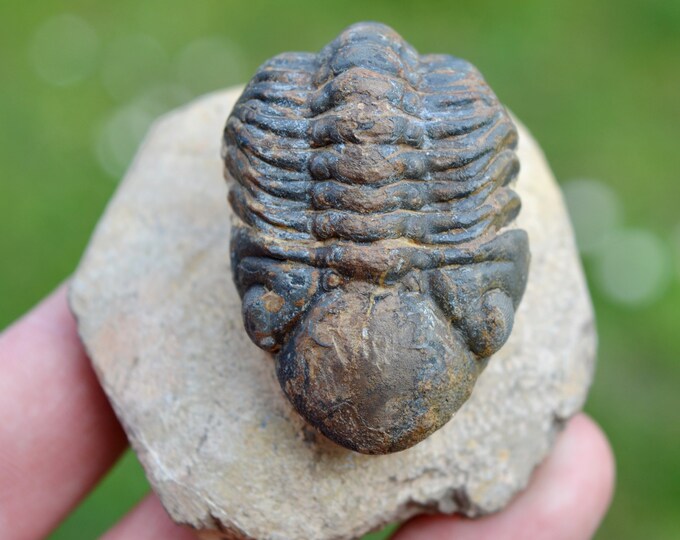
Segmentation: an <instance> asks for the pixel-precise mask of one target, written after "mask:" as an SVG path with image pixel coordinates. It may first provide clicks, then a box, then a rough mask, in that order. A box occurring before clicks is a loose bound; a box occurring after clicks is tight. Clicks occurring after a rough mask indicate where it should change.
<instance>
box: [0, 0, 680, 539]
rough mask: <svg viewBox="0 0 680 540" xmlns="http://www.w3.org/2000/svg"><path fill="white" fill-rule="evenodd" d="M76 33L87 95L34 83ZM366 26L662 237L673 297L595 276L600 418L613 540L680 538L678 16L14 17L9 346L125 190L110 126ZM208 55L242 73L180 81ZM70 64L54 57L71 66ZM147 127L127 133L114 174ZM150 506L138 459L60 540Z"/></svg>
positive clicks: (261, 13)
mask: <svg viewBox="0 0 680 540" xmlns="http://www.w3.org/2000/svg"><path fill="white" fill-rule="evenodd" d="M64 13H68V14H73V15H76V16H77V17H80V18H81V19H82V20H83V21H85V22H86V23H87V24H89V25H90V27H91V29H92V30H93V31H94V34H95V35H96V43H97V46H96V47H94V48H93V50H92V54H91V55H90V57H89V58H90V60H91V65H90V64H88V65H89V66H90V67H89V69H87V70H86V72H85V73H84V74H83V78H82V80H80V81H78V82H75V83H73V84H68V85H54V84H50V83H49V82H48V81H46V80H45V79H44V78H42V77H41V76H40V74H39V72H38V71H36V60H35V50H34V49H35V47H36V39H38V38H36V35H37V34H36V32H37V31H38V30H39V29H40V28H41V27H43V25H44V24H45V23H46V22H47V21H50V20H51V19H52V18H53V17H56V16H60V15H62V14H64ZM366 19H372V20H380V21H383V22H386V23H388V24H390V25H392V26H393V27H394V28H395V29H397V30H398V31H399V32H400V33H401V34H402V35H404V36H405V37H406V38H407V39H408V40H409V41H410V42H411V43H413V44H414V45H415V46H416V48H418V49H419V50H420V51H421V52H448V53H451V54H455V55H457V56H461V57H463V58H466V59H468V60H470V61H472V62H473V63H474V64H476V65H477V66H478V67H479V68H480V70H481V71H482V72H483V73H484V75H485V77H486V78H487V80H488V81H489V83H490V84H491V86H492V87H493V88H494V90H495V91H496V93H497V94H498V95H499V97H500V98H501V99H502V100H503V101H504V102H505V103H506V104H507V105H508V106H509V107H510V108H511V109H512V110H513V111H514V112H515V114H517V115H518V117H520V118H521V119H522V120H523V121H524V122H525V123H526V124H527V125H528V126H529V128H530V129H531V130H532V131H533V133H534V135H535V136H536V138H537V139H538V140H539V141H540V142H541V144H542V146H543V148H544V150H545V152H546V154H547V156H548V159H549V161H550V163H551V165H552V167H553V169H554V171H555V173H556V175H557V177H558V179H560V180H561V181H564V180H569V179H571V178H580V177H587V178H595V179H597V180H599V181H601V182H603V183H604V184H606V185H607V186H609V187H610V188H611V190H613V192H614V193H616V194H617V196H618V197H619V199H620V202H621V205H622V209H623V217H622V220H623V226H625V227H633V228H642V229H644V230H646V231H648V232H650V233H651V234H653V235H655V237H657V238H658V239H659V242H660V244H661V245H662V246H663V249H664V250H666V251H664V253H665V256H667V258H668V261H672V264H670V263H669V267H668V272H669V275H668V279H666V281H665V282H664V285H663V288H662V290H660V291H659V292H658V294H656V295H654V296H653V297H650V298H649V299H648V300H647V301H646V302H642V303H638V304H634V305H626V304H621V303H618V302H617V301H615V299H612V298H611V297H610V296H608V295H607V294H605V291H604V290H603V288H602V287H601V286H599V285H598V281H597V279H595V276H596V274H597V271H598V270H597V262H596V260H595V259H592V258H586V259H585V261H584V264H585V267H586V272H587V275H588V278H589V281H590V283H591V289H592V294H593V299H594V303H595V307H596V311H597V316H598V327H599V333H600V339H601V345H600V359H599V367H598V373H597V380H596V382H595V384H594V386H593V389H592V393H591V395H590V399H589V402H588V405H587V410H588V411H589V412H590V413H591V414H592V415H593V416H594V417H595V418H596V419H597V420H598V421H599V422H600V423H601V425H602V426H603V428H604V429H605V431H606V432H607V433H608V435H609V437H610V439H611V441H612V444H613V447H614V451H615V453H616V457H617V462H618V486H617V490H616V496H615V499H614V503H613V506H612V508H611V511H610V512H609V514H608V516H607V518H606V520H605V522H604V524H603V526H602V528H601V530H600V531H599V533H598V538H607V539H624V540H625V539H639V538H653V539H676V538H680V510H679V508H680V465H679V460H680V422H678V415H679V413H680V390H679V383H680V363H679V362H678V358H679V357H680V272H679V271H678V258H680V257H679V255H680V212H679V206H680V172H679V171H680V166H679V165H680V159H679V155H680V150H679V149H678V144H679V143H680V3H679V2H674V1H664V0H640V1H626V0H601V1H593V0H568V1H549V2H548V1H545V0H534V1H522V2H508V1H489V2H479V1H467V0H461V1H457V2H444V1H431V2H425V1H420V2H415V1H414V2H406V1H394V0H393V1H387V0H384V1H371V2H369V1H367V0H363V1H360V0H357V1H355V0H352V1H344V2H319V1H294V0H290V1H287V2H262V1H258V0H250V1H248V2H231V1H217V0H142V1H138V0H118V1H116V2H97V1H84V0H80V1H78V0H72V1H69V2H65V1H58V0H54V1H50V2H9V1H5V2H2V3H0V28H1V31H0V83H1V84H0V121H1V123H0V257H1V264H0V328H2V327H4V326H6V325H7V324H9V323H10V322H11V321H12V320H14V319H15V318H16V317H18V316H19V315H20V314H21V313H23V312H24V311H25V310H27V309H29V308H30V307H31V306H32V305H33V304H34V303H35V302H37V301H38V300H39V299H40V298H41V297H43V296H44V295H45V294H47V293H48V292H49V291H50V290H51V289H52V288H53V287H54V286H55V285H56V284H57V283H58V282H59V281H61V280H62V279H64V278H65V277H66V276H68V275H69V274H70V273H71V272H72V271H73V270H74V268H75V266H76V264H77V262H78V259H79V257H80V255H81V253H82V251H83V249H84V247H85V245H86V243H87V240H88V237H89V235H90V233H91V231H92V229H93V227H94V225H95V223H96V222H97V219H98V217H99V216H100V214H101V212H102V210H103V208H104V206H105V204H106V201H107V200H108V198H109V197H110V196H111V194H112V193H113V191H114V190H115V188H116V184H117V181H118V175H117V172H116V168H115V166H111V164H110V163H109V164H108V166H106V167H103V166H102V164H101V163H100V159H99V158H98V156H100V157H101V155H102V149H101V148H100V147H99V146H98V144H99V143H98V142H97V141H100V143H101V133H102V129H105V128H106V126H107V125H108V126H109V127H110V125H111V122H112V120H110V119H111V115H115V114H117V112H118V113H119V112H120V111H122V110H127V109H126V107H128V108H129V107H131V106H134V107H137V108H140V107H141V108H142V109H143V110H144V111H145V114H147V116H148V117H149V118H150V117H151V116H152V115H153V114H156V113H158V112H161V111H162V110H163V109H166V108H168V107H171V106H174V105H177V104H178V103H179V102H180V101H182V100H184V99H187V98H189V97H191V96H193V95H198V94H200V93H202V92H205V91H209V90H213V89H216V88H219V87H226V86H229V85H232V84H236V83H241V82H244V81H246V80H247V79H248V78H249V77H250V76H251V74H252V73H253V71H254V70H255V69H256V67H257V66H258V65H259V64H260V63H261V62H262V61H264V60H265V59H266V58H268V57H270V56H272V55H274V54H276V53H278V52H280V51H284V50H312V51H315V50H318V49H319V48H320V47H322V46H323V45H324V44H325V43H326V42H327V41H329V40H330V39H331V38H332V37H334V36H335V35H336V34H337V33H338V32H339V31H340V30H341V29H342V28H343V27H345V26H346V25H348V24H350V23H352V22H356V21H359V20H366ZM130 35H132V36H140V35H141V36H144V38H143V39H146V40H148V39H151V40H153V42H154V47H155V49H154V50H155V51H156V52H157V53H158V54H156V57H153V55H152V56H151V59H152V60H153V59H154V58H158V59H159V60H158V62H154V63H153V65H151V66H149V65H147V66H144V65H142V67H141V68H140V67H139V65H140V62H141V61H140V60H139V58H138V57H136V56H137V55H135V54H132V55H131V56H130V59H129V62H130V65H129V70H128V66H127V65H126V64H125V63H123V64H122V66H123V71H122V75H121V74H120V73H119V74H118V79H115V80H116V81H117V82H115V84H113V86H112V83H111V82H110V81H109V82H108V83H107V79H106V77H107V73H108V76H111V73H110V70H109V72H107V69H108V68H107V67H106V66H107V65H108V64H107V62H110V55H111V54H112V53H111V52H110V51H111V47H114V46H115V43H117V41H119V40H120V39H124V38H125V37H126V36H130ZM206 36H213V37H218V38H222V39H226V40H227V43H228V47H227V49H229V50H230V51H232V52H231V53H230V54H231V55H228V56H227V57H225V58H217V59H213V60H214V61H211V62H208V61H206V63H205V64H204V63H202V62H198V63H193V64H192V63H191V62H189V64H188V67H187V62H188V61H187V60H186V54H185V62H184V68H183V69H184V71H182V70H181V69H180V70H179V72H178V68H177V65H178V62H179V61H180V60H178V59H180V58H181V57H182V54H183V51H184V52H186V47H187V45H188V44H190V43H193V42H195V40H197V39H201V38H204V37H206ZM62 45H63V44H60V43H54V44H53V46H54V48H55V51H56V52H55V54H58V53H59V47H60V46H62ZM195 50H197V49H194V52H195ZM32 51H33V52H32ZM159 51H160V52H159ZM43 54H44V51H43ZM119 56H120V55H119ZM142 56H143V55H142ZM107 58H108V60H107ZM48 60H49V57H48V58H47V61H48ZM118 60H120V58H119V59H118ZM142 60H143V58H142ZM43 61H45V60H44V59H43ZM180 63H181V62H180ZM119 64H120V62H119ZM213 66H214V67H213ZM118 67H119V68H120V65H119V66H118ZM192 69H193V70H194V71H192ZM119 71H120V70H119ZM192 73H195V74H196V76H195V77H194V76H192ZM158 85H162V86H160V90H159V91H158V92H156V93H154V91H151V92H150V91H149V88H151V89H153V88H155V87H157V86H158ZM168 85H171V86H168ZM112 88H113V90H112ZM140 96H142V97H143V103H141V104H140V99H141V98H140ZM142 116H143V115H142ZM107 119H109V120H107ZM107 122H108V124H107ZM145 125H146V124H145V121H144V120H143V119H142V120H139V122H138V124H137V125H136V126H134V129H132V128H130V133H129V136H127V137H126V138H125V140H124V141H123V142H124V143H126V144H127V146H126V145H125V144H123V149H122V150H121V149H120V148H119V149H118V150H117V152H118V153H117V154H116V159H117V160H118V162H120V160H121V159H122V158H121V156H122V157H123V158H124V157H125V155H126V154H125V152H126V151H127V152H128V153H129V152H130V150H131V148H133V147H134V145H135V144H136V143H137V141H138V138H139V136H140V133H142V132H143V128H144V127H145ZM102 126H104V128H103V127H102ZM123 131H124V130H123ZM119 142H120V141H119ZM119 146H120V144H119ZM98 148H99V150H98ZM126 148H127V150H126ZM109 150H110V149H109ZM103 152H104V154H105V153H106V151H105V150H104V151H103ZM109 153H110V152H109ZM109 161H110V160H109ZM105 163H106V162H105ZM630 255H631V256H632V257H634V256H635V254H634V253H633V254H630ZM600 282H601V280H600ZM147 489H148V486H147V484H146V481H145V479H144V477H143V474H142V472H141V469H140V467H139V465H138V464H137V463H136V461H135V459H134V457H133V456H132V455H130V454H128V455H126V457H125V458H124V459H123V460H122V461H121V462H120V463H119V464H118V465H117V466H116V468H115V469H114V470H113V472H112V473H111V474H110V475H109V476H108V477H107V478H106V479H105V481H104V482H103V483H102V484H101V485H100V487H99V488H97V490H96V491H95V492H94V493H93V494H92V496H90V497H89V498H88V499H87V500H86V501H85V502H84V503H83V505H82V506H81V507H80V508H79V509H78V510H77V511H76V512H75V513H74V514H73V516H72V517H70V518H69V519H68V520H67V521H66V522H65V523H64V524H63V525H62V526H61V527H60V529H59V530H57V531H56V532H55V533H54V534H53V535H52V537H51V538H52V539H53V540H62V539H88V538H95V537H97V536H98V535H99V534H101V532H103V531H104V530H106V528H107V527H109V526H110V525H111V524H112V523H114V522H115V521H116V520H117V519H118V518H120V516H122V515H123V513H124V512H125V511H126V510H127V509H129V508H130V507H131V506H132V505H133V504H134V503H135V502H136V501H138V500H139V499H140V498H141V497H142V496H143V494H144V493H145V492H146V490H147ZM565 519H570V517H569V516H565Z"/></svg>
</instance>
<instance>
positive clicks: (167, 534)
mask: <svg viewBox="0 0 680 540" xmlns="http://www.w3.org/2000/svg"><path fill="white" fill-rule="evenodd" d="M130 538H134V539H135V540H147V539H148V540H157V539H158V538H163V540H196V538H197V537H196V535H195V534H194V533H193V532H192V530H191V529H189V528H187V527H182V526H180V525H177V524H176V523H173V522H172V520H171V519H170V517H169V516H168V514H167V513H166V512H165V510H163V507H162V506H161V503H160V502H159V500H158V498H157V497H156V496H155V495H154V494H153V493H151V494H150V495H147V497H146V498H145V499H144V500H143V501H142V502H141V503H139V504H138V505H137V506H136V507H135V508H134V509H133V510H132V511H131V512H130V513H129V514H128V515H127V516H125V517H124V518H123V519H122V520H121V521H120V522H119V523H117V524H116V526H115V527H113V528H112V529H111V530H110V531H109V532H107V533H106V534H105V535H104V536H103V537H102V539H101V540H129V539H130Z"/></svg>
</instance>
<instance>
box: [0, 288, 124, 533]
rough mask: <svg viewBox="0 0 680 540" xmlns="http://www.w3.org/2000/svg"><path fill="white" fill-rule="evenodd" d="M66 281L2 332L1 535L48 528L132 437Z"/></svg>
mask: <svg viewBox="0 0 680 540" xmlns="http://www.w3.org/2000/svg"><path fill="white" fill-rule="evenodd" d="M65 289H66V287H65V286H62V287H60V288H59V289H58V290H57V291H56V292H55V293H53V294H52V295H51V296H50V297H49V298H47V299H46V300H44V301H43V302H42V303H41V304H40V305H39V306H37V307H36V308H35V309H34V310H33V311H31V312H30V313H29V314H28V315H26V316H25V317H24V318H23V319H21V320H20V321H18V322H17V323H15V324H14V325H13V326H11V327H10V328H8V329H7V330H6V331H5V332H4V333H2V334H1V335H0V419H2V420H1V421H0V538H17V539H30V538H39V537H43V536H45V535H46V534H47V533H48V532H49V531H50V530H51V529H52V528H53V527H54V526H55V525H56V524H57V523H59V521H60V520H61V519H62V518H63V517H64V516H65V515H66V514H67V513H68V512H69V510H70V509H72V508H73V507H74V506H75V505H76V504H77V503H78V501H79V500H80V499H81V498H82V497H83V496H84V495H85V494H86V493H87V492H88V491H89V490H90V488H91V487H92V486H93V485H94V484H95V483H96V481H97V480H98V479H99V478H100V477H101V475H102V474H103V473H104V472H105V471H106V470H107V469H108V468H109V467H110V466H111V464H112V463H113V462H114V461H115V459H116V458H117V457H118V456H119V454H120V453H121V452H122V450H123V449H124V447H125V444H126V442H125V436H124V434H123V432H122V430H121V429H120V426H119V425H118V422H117V421H116V418H115V415H114V414H113V412H112V410H111V408H110V407H109V405H108V403H107V401H106V398H105V397H104V394H103V393H102V391H101V389H100V387H99V384H98V383H97V380H96V377H95V375H94V373H93V371H92V369H91V367H90V364H89V362H88V359H87V357H86V355H85V353H84V352H83V349H82V347H81V345H80V341H79V340H78V337H77V335H76V326H75V321H74V319H73V317H72V315H71V313H70V312H69V310H68V307H67V305H66V290H65Z"/></svg>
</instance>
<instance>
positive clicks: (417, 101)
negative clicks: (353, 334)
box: [224, 25, 519, 245]
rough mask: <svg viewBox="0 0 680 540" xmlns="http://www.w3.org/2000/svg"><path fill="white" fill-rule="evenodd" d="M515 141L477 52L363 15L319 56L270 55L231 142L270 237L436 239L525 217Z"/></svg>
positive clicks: (239, 174) (239, 205)
mask: <svg viewBox="0 0 680 540" xmlns="http://www.w3.org/2000/svg"><path fill="white" fill-rule="evenodd" d="M516 142H517V134H516V131H515V129H514V126H513V124H512V122H511V121H510V119H509V118H508V116H507V113H506V112H505V110H504V109H503V107H502V106H501V105H500V104H499V103H498V101H497V99H496V97H495V96H494V95H493V93H492V92H491V91H490V89H489V88H488V86H487V85H486V84H485V82H484V81H483V79H482V77H481V75H480V74H479V72H478V71H477V70H476V69H475V68H474V67H473V66H472V65H470V64H469V63H467V62H465V61H463V60H460V59H457V58H453V57H450V56H445V55H429V56H423V57H419V56H418V55H417V53H416V52H415V50H413V48H412V47H410V46H409V45H408V44H407V43H406V42H404V41H403V40H402V39H401V38H400V37H399V36H398V35H396V34H395V33H394V32H393V31H391V30H389V29H386V28H385V27H381V26H378V25H358V26H355V27H352V28H350V29H349V30H348V31H346V32H345V33H343V34H342V35H341V36H340V37H339V38H338V39H336V40H335V41H334V42H332V43H331V44H330V45H328V46H327V47H326V48H325V49H324V50H323V51H322V52H321V53H320V54H318V55H314V54H306V53H298V54H291V53H287V54H283V55H279V56H277V57H275V58H273V59H271V60H269V61H268V62H266V63H265V64H264V65H263V66H262V67H261V68H260V70H259V71H258V73H257V75H256V76H255V77H254V78H253V80H252V81H251V82H250V84H249V85H248V86H247V88H246V89H245V91H244V93H243V95H242V97H241V99H240V100H239V102H238V103H237V105H236V107H235V108H234V111H233V112H232V115H231V117H230V118H229V121H228V124H227V127H226V129H225V146H224V148H225V160H226V163H227V166H228V167H229V171H230V172H231V174H232V176H233V177H234V178H235V179H236V181H237V184H236V185H234V186H233V187H232V190H231V195H230V200H231V204H232V206H233V208H234V210H235V213H236V215H237V216H238V217H239V218H240V219H241V220H242V221H243V222H244V223H245V224H248V225H250V226H253V227H256V228H257V229H258V230H261V231H262V232H263V233H264V234H266V235H267V236H271V237H274V238H276V239H278V240H283V241H294V242H298V243H303V244H306V243H309V242H315V241H319V240H320V241H326V240H329V239H339V240H347V241H356V242H378V241H380V240H384V239H389V238H392V239H394V238H404V239H407V240H409V241H411V242H414V243H418V244H426V245H427V244H468V243H470V242H473V241H475V240H476V239H481V238H487V237H489V236H491V235H493V234H494V233H495V232H496V231H498V230H499V229H501V228H502V227H504V226H505V225H507V224H508V223H509V222H510V221H511V220H512V219H513V218H514V217H515V215H516V213H517V211H518V208H519V201H518V199H517V197H516V196H515V194H514V192H513V191H512V190H510V189H509V188H508V187H507V184H508V183H509V182H510V181H511V180H512V178H514V176H515V175H516V174H517V170H518V164H517V159H516V156H515V154H514V152H513V151H512V150H513V149H514V147H515V145H516Z"/></svg>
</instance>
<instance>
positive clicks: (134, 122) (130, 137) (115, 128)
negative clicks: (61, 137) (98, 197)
mask: <svg viewBox="0 0 680 540" xmlns="http://www.w3.org/2000/svg"><path fill="white" fill-rule="evenodd" d="M152 120H153V116H152V115H151V114H149V113H148V112H147V111H146V110H145V109H144V108H143V107H140V106H138V105H136V104H134V105H128V106H125V107H121V108H119V109H117V110H116V111H114V112H113V114H111V115H110V116H109V117H108V118H106V119H105V120H104V122H103V123H102V125H101V126H100V128H99V130H98V134H97V137H96V139H95V154H96V156H97V160H98V161H99V164H100V166H101V167H102V169H104V171H105V172H106V173H108V174H109V175H110V176H111V177H113V178H114V179H116V180H118V179H120V178H121V177H122V176H123V174H124V173H125V170H126V169H127V167H128V165H129V164H130V161H131V160H132V158H133V156H134V155H135V152H136V150H137V147H138V146H139V143H140V142H141V140H142V138H143V137H144V134H145V133H146V131H147V129H148V128H149V125H150V123H151V121H152Z"/></svg>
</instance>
